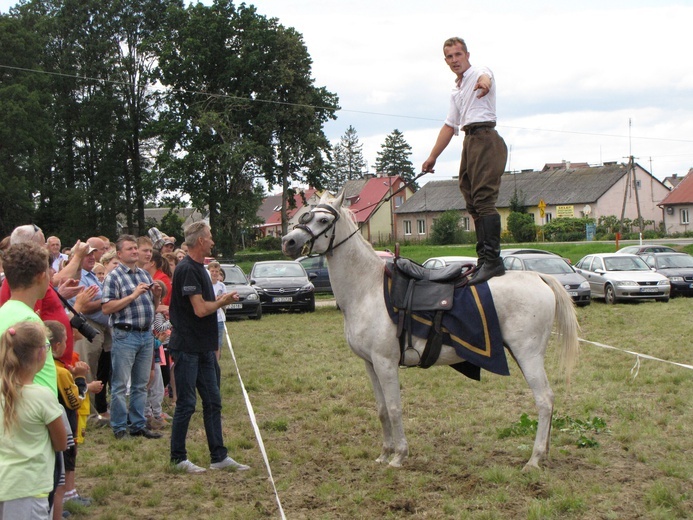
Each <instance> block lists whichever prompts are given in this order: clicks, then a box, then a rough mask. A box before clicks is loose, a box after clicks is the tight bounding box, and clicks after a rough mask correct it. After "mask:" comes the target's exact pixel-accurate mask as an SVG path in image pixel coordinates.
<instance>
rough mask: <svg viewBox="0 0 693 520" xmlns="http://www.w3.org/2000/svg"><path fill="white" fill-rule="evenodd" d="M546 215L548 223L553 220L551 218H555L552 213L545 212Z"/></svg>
mask: <svg viewBox="0 0 693 520" xmlns="http://www.w3.org/2000/svg"><path fill="white" fill-rule="evenodd" d="M544 217H545V218H546V223H547V224H548V223H549V222H551V219H552V218H553V216H552V215H551V213H544Z"/></svg>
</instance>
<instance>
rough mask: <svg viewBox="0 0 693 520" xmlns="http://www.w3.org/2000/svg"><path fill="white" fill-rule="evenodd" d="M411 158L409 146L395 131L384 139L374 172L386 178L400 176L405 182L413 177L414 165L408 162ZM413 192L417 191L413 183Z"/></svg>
mask: <svg viewBox="0 0 693 520" xmlns="http://www.w3.org/2000/svg"><path fill="white" fill-rule="evenodd" d="M410 156H411V146H409V144H408V143H407V142H406V141H405V140H404V134H403V133H402V132H400V131H399V130H397V129H395V130H394V131H393V132H392V133H391V134H390V135H388V136H387V137H386V138H385V142H384V143H383V145H382V147H381V149H380V151H379V152H378V157H377V159H376V161H375V170H376V171H377V172H378V173H383V174H385V175H388V176H395V175H399V176H401V177H402V178H403V179H404V180H405V181H406V182H409V181H411V180H412V179H413V178H414V177H415V174H414V165H413V164H412V162H411V161H410V160H409V157H410ZM412 189H413V190H417V189H418V185H417V184H416V183H415V184H413V185H412Z"/></svg>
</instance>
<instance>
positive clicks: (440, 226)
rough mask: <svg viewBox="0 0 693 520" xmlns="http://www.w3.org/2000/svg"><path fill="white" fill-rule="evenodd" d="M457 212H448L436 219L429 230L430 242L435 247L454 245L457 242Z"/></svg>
mask: <svg viewBox="0 0 693 520" xmlns="http://www.w3.org/2000/svg"><path fill="white" fill-rule="evenodd" d="M460 218H461V216H460V213H459V211H455V210H449V211H446V212H445V213H443V214H442V215H441V216H440V217H439V218H438V219H436V221H435V223H434V224H433V227H432V229H431V242H432V243H433V244H436V245H448V244H456V243H458V242H459V238H460V237H459V236H458V235H459V232H460V231H462V230H461V229H460Z"/></svg>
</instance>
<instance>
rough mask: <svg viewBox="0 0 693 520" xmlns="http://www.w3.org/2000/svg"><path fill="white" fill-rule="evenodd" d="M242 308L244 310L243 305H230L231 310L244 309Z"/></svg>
mask: <svg viewBox="0 0 693 520" xmlns="http://www.w3.org/2000/svg"><path fill="white" fill-rule="evenodd" d="M242 308H243V304H242V303H232V304H231V305H229V309H242Z"/></svg>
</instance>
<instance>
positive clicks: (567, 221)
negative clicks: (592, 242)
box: [544, 218, 594, 242]
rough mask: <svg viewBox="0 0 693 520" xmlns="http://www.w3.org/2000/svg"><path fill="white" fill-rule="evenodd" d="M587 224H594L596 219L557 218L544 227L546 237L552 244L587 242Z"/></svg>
mask: <svg viewBox="0 0 693 520" xmlns="http://www.w3.org/2000/svg"><path fill="white" fill-rule="evenodd" d="M587 224H594V219H591V218H555V219H553V220H551V222H548V223H546V224H545V225H544V237H545V238H546V240H549V241H551V242H572V241H575V240H585V233H586V232H585V227H586V226H587Z"/></svg>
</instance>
